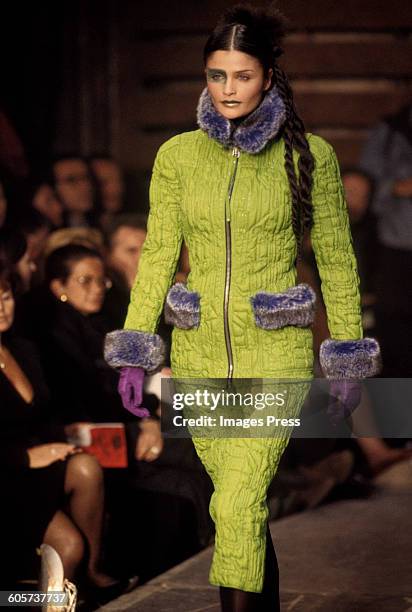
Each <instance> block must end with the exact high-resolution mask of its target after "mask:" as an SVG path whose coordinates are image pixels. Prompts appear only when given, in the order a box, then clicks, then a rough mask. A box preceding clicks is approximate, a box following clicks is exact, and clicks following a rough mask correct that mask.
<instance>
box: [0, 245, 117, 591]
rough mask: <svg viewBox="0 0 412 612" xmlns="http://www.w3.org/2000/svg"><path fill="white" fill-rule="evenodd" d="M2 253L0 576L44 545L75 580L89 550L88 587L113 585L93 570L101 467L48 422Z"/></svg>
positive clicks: (12, 574) (15, 571) (11, 573)
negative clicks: (3, 563)
mask: <svg viewBox="0 0 412 612" xmlns="http://www.w3.org/2000/svg"><path fill="white" fill-rule="evenodd" d="M1 255H4V253H2V252H1V249H0V397H1V410H0V423H1V429H0V442H1V443H0V449H1V452H0V484H1V487H2V490H3V491H5V492H7V503H2V504H1V510H0V512H1V517H0V529H1V531H2V540H1V541H2V546H3V551H5V552H4V554H5V555H6V556H7V575H6V576H7V577H5V572H4V571H3V570H2V579H3V580H6V581H7V580H13V579H15V578H17V577H21V572H23V571H25V570H26V569H28V566H29V565H30V564H31V563H32V562H33V560H34V558H35V550H36V547H37V546H39V545H40V544H41V543H42V542H45V543H47V544H50V545H51V546H53V548H55V549H56V550H57V552H58V553H59V555H60V556H61V558H62V561H63V566H64V571H65V576H66V577H67V578H69V579H73V577H74V575H75V572H76V570H77V569H78V567H79V564H80V562H81V561H82V560H83V558H84V556H85V552H86V547H87V553H88V554H87V563H86V567H87V570H86V572H87V579H88V582H89V584H91V585H94V586H96V587H103V588H104V587H111V586H114V585H116V584H118V583H116V582H115V581H114V579H113V578H111V577H110V576H107V575H106V574H104V573H102V572H101V571H100V570H99V557H100V541H101V530H102V518H103V501H104V488H103V478H102V470H101V468H100V466H99V464H98V463H97V461H96V460H95V459H94V458H93V457H91V456H89V455H86V454H83V453H79V452H78V450H76V449H75V448H74V446H72V445H70V444H67V443H65V442H56V440H58V439H59V438H60V439H64V436H63V432H62V431H61V430H60V431H58V430H57V431H56V430H54V431H53V430H52V428H51V427H50V418H49V410H48V399H49V398H48V390H47V387H46V385H45V383H44V378H43V374H42V371H41V369H40V366H39V361H38V359H37V356H36V353H35V350H34V348H33V346H32V344H31V343H29V342H28V341H26V340H23V339H21V338H18V337H17V336H16V335H15V334H14V333H13V329H12V325H13V320H14V310H15V301H14V294H13V289H14V286H15V277H14V275H13V272H12V266H13V264H14V263H15V262H7V261H6V260H5V258H4V257H1ZM63 508H64V509H63ZM25 562H27V567H25ZM7 586H10V584H8V585H7V584H5V587H7Z"/></svg>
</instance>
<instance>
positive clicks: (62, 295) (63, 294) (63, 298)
mask: <svg viewBox="0 0 412 612" xmlns="http://www.w3.org/2000/svg"><path fill="white" fill-rule="evenodd" d="M60 301H61V302H67V295H66V294H65V293H62V294H61V296H60Z"/></svg>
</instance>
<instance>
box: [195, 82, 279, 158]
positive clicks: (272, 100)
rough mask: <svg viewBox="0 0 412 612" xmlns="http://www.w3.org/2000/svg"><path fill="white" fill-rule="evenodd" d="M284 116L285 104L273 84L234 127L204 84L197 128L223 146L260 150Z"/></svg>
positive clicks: (276, 131) (277, 129)
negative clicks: (254, 107) (214, 102)
mask: <svg viewBox="0 0 412 612" xmlns="http://www.w3.org/2000/svg"><path fill="white" fill-rule="evenodd" d="M285 119H286V110H285V104H284V102H283V100H282V98H281V97H280V95H279V93H278V91H277V89H276V87H272V89H270V90H269V91H268V92H267V94H266V95H265V97H264V98H263V100H262V102H261V103H260V104H259V106H258V107H257V108H256V109H255V110H254V111H253V113H251V114H250V115H249V116H248V117H246V119H244V121H242V123H241V124H240V125H239V126H238V127H237V128H233V124H232V123H231V122H230V121H229V119H225V117H223V115H221V114H220V113H219V112H218V111H217V110H216V109H215V107H214V105H213V102H212V98H211V97H210V94H209V91H208V89H207V87H206V88H205V89H204V90H203V92H202V93H201V96H200V99H199V104H198V107H197V122H198V125H199V127H200V129H202V130H204V131H205V132H206V133H207V134H208V135H209V136H210V138H214V139H215V140H217V141H218V142H220V144H222V145H224V146H225V147H229V146H232V147H233V146H236V147H239V149H241V150H242V151H246V153H259V152H260V151H262V149H264V148H265V146H266V145H267V143H268V142H269V141H270V140H272V139H273V138H274V137H275V136H276V135H277V133H278V132H279V130H280V128H281V127H282V125H283V123H284V122H285Z"/></svg>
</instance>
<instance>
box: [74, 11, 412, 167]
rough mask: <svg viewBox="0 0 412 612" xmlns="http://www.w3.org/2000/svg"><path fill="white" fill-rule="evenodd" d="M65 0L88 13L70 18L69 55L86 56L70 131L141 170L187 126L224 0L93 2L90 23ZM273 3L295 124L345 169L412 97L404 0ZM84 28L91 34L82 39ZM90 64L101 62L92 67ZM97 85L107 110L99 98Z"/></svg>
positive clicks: (411, 18) (410, 16) (411, 48)
mask: <svg viewBox="0 0 412 612" xmlns="http://www.w3.org/2000/svg"><path fill="white" fill-rule="evenodd" d="M76 1H77V2H80V3H81V5H82V6H83V5H84V6H86V5H87V6H88V7H89V9H88V10H85V9H83V11H82V14H83V15H84V16H85V17H84V19H85V25H83V28H82V29H80V32H81V33H82V36H83V45H80V53H83V55H85V56H87V57H84V62H85V64H84V67H83V69H82V71H81V75H80V76H81V79H80V80H81V82H82V88H81V91H80V92H79V94H78V95H79V96H81V104H82V105H83V106H82V107H81V108H82V115H81V117H80V122H79V125H81V120H82V119H84V118H87V120H88V122H89V124H90V125H92V127H90V125H89V127H88V128H87V127H84V126H83V127H82V128H81V134H82V138H81V142H82V143H83V145H84V148H87V149H88V150H92V149H93V148H96V146H95V147H93V143H94V142H95V143H96V145H98V146H97V148H99V147H100V145H101V144H102V143H104V142H106V141H107V143H108V144H107V147H108V152H109V153H112V154H113V155H114V156H115V157H116V158H117V159H119V161H120V162H121V163H122V164H123V165H124V166H125V168H126V170H127V171H128V172H129V173H132V174H135V175H136V176H137V175H138V174H139V173H140V174H142V173H147V172H149V171H150V169H151V167H152V164H153V159H154V155H155V153H156V150H157V148H158V147H159V146H160V144H161V143H162V142H163V141H164V140H166V139H167V138H169V137H170V136H171V135H173V134H175V133H178V132H179V131H182V130H188V129H193V128H195V127H196V122H195V111H196V104H197V100H198V96H199V93H200V91H201V89H202V87H203V86H204V82H203V77H202V72H203V66H202V48H203V45H204V42H205V40H206V36H207V33H208V32H209V31H210V29H211V27H212V26H213V25H214V23H215V21H216V18H217V16H218V15H219V14H220V13H221V11H222V10H223V9H224V8H226V7H227V6H229V5H230V4H234V3H235V1H236V0H233V1H232V0H230V1H228V0H207V2H199V1H198V0H179V2H176V1H175V0H158V1H157V2H149V1H148V0H142V1H139V2H136V0H122V2H118V0H103V5H104V7H105V9H104V17H102V16H100V17H99V18H98V19H97V20H93V19H92V18H91V15H92V14H93V11H94V10H97V9H96V8H95V7H97V5H98V3H97V0H76ZM253 4H256V5H258V4H266V1H265V0H262V1H257V2H254V3H253ZM279 4H280V8H281V9H283V11H284V13H285V14H286V16H287V17H288V18H289V20H290V25H291V34H290V36H289V37H288V39H287V41H286V43H285V55H284V57H283V58H282V60H281V62H282V65H283V66H284V68H285V70H286V71H287V73H288V74H289V76H290V77H291V79H292V83H293V87H294V90H295V97H296V103H297V106H298V109H299V110H300V112H301V114H302V116H303V119H304V120H305V123H306V125H307V128H308V129H310V130H311V131H314V132H315V133H320V134H324V135H327V138H328V140H329V141H330V142H331V143H332V144H333V145H334V146H335V147H336V150H337V153H338V156H339V159H340V161H341V163H342V164H344V165H347V164H355V163H356V162H357V160H358V156H359V151H360V148H361V146H362V143H363V141H364V139H365V137H366V135H367V131H368V129H369V128H370V127H371V126H372V125H373V124H375V123H376V122H377V121H378V120H379V119H380V118H381V117H382V116H383V115H385V114H388V113H391V112H394V111H396V110H397V109H398V108H399V107H400V106H401V105H403V104H404V103H406V102H407V101H408V100H410V99H412V2H405V1H404V0H393V1H392V2H391V3H388V2H384V1H383V0H342V2H340V3H338V2H330V0H312V1H311V2H304V1H303V0H280V2H279ZM105 20H106V22H107V23H103V22H105ZM95 26H96V27H97V28H98V30H99V32H100V33H95V32H91V35H90V36H89V37H87V32H88V29H89V30H91V29H92V28H93V27H95ZM88 40H89V41H94V42H87V41H88ZM96 41H97V42H96ZM98 41H101V42H102V48H101V49H100V48H97V47H96V45H97V43H98ZM90 46H91V47H93V46H95V47H96V49H94V47H93V48H92V49H91V52H90ZM100 51H101V52H100ZM99 61H100V62H101V63H102V64H104V63H105V62H106V64H105V65H106V70H105V71H103V72H102V68H101V65H99ZM94 67H95V69H94ZM88 79H90V87H89V89H90V91H89V92H88V86H87V80H88ZM106 84H107V92H106V98H107V103H106V102H104V103H103V102H99V99H100V97H101V98H104V97H105V92H104V87H105V86H106ZM87 106H88V108H86V107H87ZM98 113H99V114H98ZM93 126H94V127H93ZM74 129H76V130H78V129H79V127H78V125H76V126H74Z"/></svg>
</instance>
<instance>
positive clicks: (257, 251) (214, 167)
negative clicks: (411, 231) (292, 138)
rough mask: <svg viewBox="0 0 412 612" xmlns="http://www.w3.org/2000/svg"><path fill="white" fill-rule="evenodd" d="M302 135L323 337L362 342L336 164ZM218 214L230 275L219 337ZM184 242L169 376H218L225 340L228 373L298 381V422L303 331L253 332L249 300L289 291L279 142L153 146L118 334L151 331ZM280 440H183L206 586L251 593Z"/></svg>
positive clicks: (286, 194) (304, 362) (292, 405)
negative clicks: (136, 254)
mask: <svg viewBox="0 0 412 612" xmlns="http://www.w3.org/2000/svg"><path fill="white" fill-rule="evenodd" d="M308 139H309V144H310V148H311V150H312V153H313V155H314V157H315V164H316V165H315V171H314V185H313V192H312V194H313V208H314V214H313V218H314V227H313V229H312V233H311V238H312V244H313V249H314V252H315V256H316V260H317V265H318V269H319V273H320V277H321V281H322V294H323V297H324V301H325V304H326V309H327V316H328V324H329V329H330V333H331V337H332V338H334V339H337V340H344V339H353V340H356V339H360V338H362V327H361V313H360V297H359V291H358V287H359V278H358V274H357V268H356V261H355V257H354V254H353V248H352V242H351V234H350V230H349V221H348V215H347V210H346V204H345V201H344V197H343V192H342V185H341V181H340V174H339V168H338V163H337V160H336V156H335V154H334V151H333V149H332V148H331V147H330V145H329V144H328V143H326V142H325V141H324V140H323V139H321V138H319V137H317V136H314V135H310V134H309V135H308ZM296 161H297V160H296ZM235 165H236V172H235ZM234 175H235V180H234V182H233V176H234ZM231 183H233V190H232V195H231V198H230V199H229V195H228V194H229V186H230V185H231ZM229 218H230V238H231V250H230V258H229V260H230V268H231V269H230V272H231V274H230V286H229V294H228V299H227V322H228V329H226V335H225V325H224V319H225V317H224V304H225V287H226V289H227V263H228V259H227V246H226V245H227V242H226V240H227V223H226V219H229ZM183 240H184V241H185V242H186V244H187V246H188V249H189V258H190V267H191V272H190V274H189V277H188V279H187V288H188V289H189V290H190V291H195V292H197V293H198V294H199V295H200V325H199V327H198V328H193V329H188V330H183V329H178V328H175V329H174V330H173V336H172V354H171V362H172V370H173V375H174V377H176V378H202V377H204V378H225V377H226V376H227V375H228V365H229V355H228V348H227V333H228V332H229V336H230V347H231V352H232V359H231V362H232V364H233V372H232V374H233V377H234V378H252V377H253V378H293V379H298V380H300V379H302V383H301V386H300V385H297V386H296V387H295V392H294V393H293V394H290V396H289V398H288V412H289V414H288V416H293V415H295V416H297V415H299V411H300V409H301V406H302V404H303V401H304V399H305V396H306V393H307V388H308V387H307V383H305V382H304V380H308V379H310V378H311V377H312V375H313V373H312V370H313V349H312V332H311V330H310V328H300V327H295V326H293V325H288V326H286V327H283V328H281V329H272V330H267V329H262V328H260V327H257V325H256V323H255V320H254V316H253V311H252V306H251V303H250V298H251V297H252V296H254V295H255V294H256V293H258V292H262V291H264V292H273V293H277V292H283V291H285V290H287V289H288V288H290V287H293V286H294V285H296V267H295V258H296V240H295V237H294V233H293V229H292V215H291V196H290V190H289V183H288V179H287V175H286V172H285V168H284V143H283V140H275V141H272V142H270V143H269V144H268V146H267V147H266V148H265V149H264V150H263V151H262V152H261V153H259V154H258V155H251V154H248V153H245V152H241V153H240V156H239V158H238V159H236V158H235V157H234V156H233V155H232V150H230V149H227V148H224V147H223V146H222V145H220V144H219V143H218V142H216V141H215V140H213V139H211V138H209V137H208V136H207V135H206V134H205V133H204V132H203V131H201V130H196V131H193V132H188V133H184V134H181V135H179V136H176V137H174V138H172V139H171V140H169V141H168V142H166V143H165V144H164V145H163V146H162V147H161V148H160V149H159V152H158V154H157V157H156V161H155V165H154V169H153V177H152V182H151V188H150V215H149V221H148V234H147V238H146V241H145V244H144V247H143V252H142V256H141V259H140V262H139V272H138V275H137V278H136V281H135V284H134V286H133V289H132V293H131V301H130V306H129V310H128V314H127V318H126V321H125V325H124V327H125V328H126V329H133V330H139V331H143V332H151V333H155V332H156V330H157V325H158V321H159V317H160V314H161V312H162V309H163V305H164V301H165V298H166V295H167V292H168V290H169V288H170V286H171V284H172V283H173V278H174V275H175V271H176V267H177V263H178V259H179V254H180V248H181V244H182V241H183ZM288 440H289V436H288V434H287V433H285V435H283V436H279V435H278V436H276V435H275V436H273V437H261V438H241V437H239V438H226V439H225V438H208V437H203V438H199V437H195V438H194V444H195V447H196V450H197V452H198V454H199V456H200V458H201V460H202V462H203V464H204V465H205V467H206V469H207V470H208V472H209V474H210V476H211V478H212V480H213V483H214V486H215V492H214V494H213V497H212V500H211V505H210V512H211V516H212V518H213V520H214V521H215V525H216V542H215V552H214V558H213V563H212V567H211V571H210V581H211V583H212V584H216V585H223V586H229V587H233V588H240V589H242V590H246V591H254V592H260V591H261V589H262V584H263V574H264V555H265V537H266V536H265V530H266V520H267V507H266V491H267V488H268V486H269V483H270V482H271V480H272V479H273V477H274V475H275V473H276V470H277V467H278V464H279V461H280V458H281V456H282V453H283V451H284V449H285V447H286V445H287V443H288Z"/></svg>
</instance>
